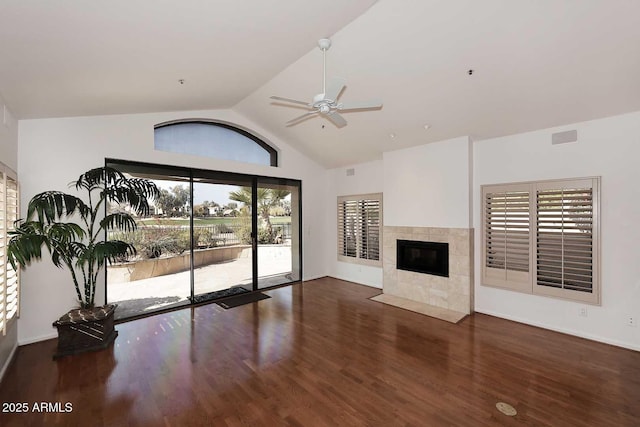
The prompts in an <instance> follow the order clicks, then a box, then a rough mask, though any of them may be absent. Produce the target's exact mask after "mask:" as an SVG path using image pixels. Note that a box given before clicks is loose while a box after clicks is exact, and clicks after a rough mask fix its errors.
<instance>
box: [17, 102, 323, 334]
mask: <svg viewBox="0 0 640 427" xmlns="http://www.w3.org/2000/svg"><path fill="white" fill-rule="evenodd" d="M185 118H205V119H215V120H219V121H225V122H230V123H233V124H236V125H238V126H241V127H244V128H247V129H250V130H252V131H253V132H254V133H255V134H257V135H259V136H261V137H263V139H265V140H266V141H269V142H271V143H272V144H273V145H275V146H276V147H277V148H278V150H279V161H280V167H278V168H272V167H268V166H261V165H251V164H246V163H237V162H233V161H226V160H217V159H209V158H203V157H197V156H190V155H183V154H176V153H167V152H160V151H155V150H154V149H153V127H154V125H155V124H157V123H161V122H165V121H168V120H178V119H185ZM105 157H109V158H115V159H125V160H134V161H143V162H149V163H158V164H167V165H178V166H190V167H196V168H202V169H210V170H221V171H232V172H241V173H248V174H256V175H267V176H279V177H286V178H294V179H301V180H302V181H303V182H302V191H303V196H302V203H303V250H304V253H303V272H304V278H305V279H308V278H313V277H319V276H322V275H324V274H326V272H325V265H324V263H323V260H324V254H325V252H326V251H325V242H324V235H325V234H326V233H325V230H324V225H325V219H324V216H323V214H324V211H323V205H322V201H323V199H322V197H318V194H324V191H325V188H324V182H325V170H324V169H323V168H322V167H320V166H319V165H317V164H316V163H314V162H312V161H311V160H309V159H308V158H306V157H305V156H303V155H301V154H300V153H298V152H297V151H295V150H294V149H292V148H291V147H290V146H288V145H287V144H286V143H285V142H283V141H281V140H279V139H278V138H276V137H275V136H274V135H272V134H270V133H268V132H266V131H264V130H263V129H261V128H259V127H258V126H257V125H255V124H254V123H252V122H250V121H249V120H248V119H247V118H245V117H244V116H241V115H239V114H237V113H236V112H234V111H231V110H214V111H192V112H175V113H153V114H131V115H114V116H98V117H79V118H62V119H40V120H24V121H20V138H19V144H18V161H19V162H18V166H19V169H20V178H21V185H22V204H23V214H24V213H25V209H24V207H25V206H26V204H27V202H28V200H29V199H30V198H31V197H32V196H33V195H34V194H36V193H38V192H41V191H45V190H53V189H58V190H65V191H69V190H68V188H67V184H68V183H69V182H70V181H72V180H74V179H76V178H77V177H78V175H80V174H81V173H82V172H84V171H86V170H87V169H89V168H92V167H98V166H102V165H103V164H104V159H105ZM101 287H102V288H104V286H101ZM22 294H23V299H22V301H23V304H22V313H21V318H20V323H19V337H18V340H19V342H20V343H21V344H25V343H28V342H33V341H37V340H41V339H46V338H51V337H53V336H55V330H54V329H53V328H52V326H51V323H52V322H53V321H54V320H55V319H56V318H58V317H59V316H60V315H62V314H64V313H65V312H66V311H67V310H69V309H71V308H73V307H74V306H75V295H74V290H73V286H72V285H71V283H70V279H69V277H68V272H67V271H66V270H60V269H57V268H55V267H54V266H53V265H52V264H51V262H50V261H49V260H44V261H43V262H40V263H37V264H34V265H32V266H30V267H29V268H28V269H27V270H25V271H24V272H23V275H22ZM101 300H102V301H103V298H97V302H100V303H101V302H102V301H101Z"/></svg>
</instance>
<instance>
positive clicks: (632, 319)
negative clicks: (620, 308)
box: [627, 316, 638, 328]
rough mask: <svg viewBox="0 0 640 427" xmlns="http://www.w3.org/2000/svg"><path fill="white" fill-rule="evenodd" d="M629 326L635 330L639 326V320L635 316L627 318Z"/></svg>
mask: <svg viewBox="0 0 640 427" xmlns="http://www.w3.org/2000/svg"><path fill="white" fill-rule="evenodd" d="M627 326H631V327H632V328H635V327H636V326H638V319H636V318H635V317H633V316H627Z"/></svg>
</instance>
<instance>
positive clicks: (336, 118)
mask: <svg viewBox="0 0 640 427" xmlns="http://www.w3.org/2000/svg"><path fill="white" fill-rule="evenodd" d="M326 116H327V119H329V120H331V122H333V124H334V125H336V126H337V127H339V128H341V127H343V126H346V125H347V121H346V120H345V119H344V117H342V116H341V115H340V114H339V113H338V112H337V111H332V112H330V113H328V114H326Z"/></svg>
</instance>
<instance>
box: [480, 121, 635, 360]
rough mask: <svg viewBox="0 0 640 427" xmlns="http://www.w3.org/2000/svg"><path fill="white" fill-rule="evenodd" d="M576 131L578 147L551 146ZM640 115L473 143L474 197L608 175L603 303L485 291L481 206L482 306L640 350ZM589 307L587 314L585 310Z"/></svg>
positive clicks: (603, 206)
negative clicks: (520, 184)
mask: <svg viewBox="0 0 640 427" xmlns="http://www.w3.org/2000/svg"><path fill="white" fill-rule="evenodd" d="M572 129H577V131H578V142H577V143H570V144H565V145H555V146H554V145H551V134H552V133H554V132H559V131H565V130H572ZM639 158H640V112H638V113H633V114H626V115H622V116H616V117H611V118H606V119H601V120H594V121H590V122H584V123H578V124H574V125H567V126H562V127H558V128H553V129H545V130H540V131H536V132H530V133H525V134H519V135H513V136H508V137H503V138H497V139H491V140H484V141H479V142H476V143H475V144H474V166H473V167H474V193H475V200H476V201H477V200H479V199H480V197H479V195H480V186H481V185H483V184H496V183H506V182H517V181H532V180H544V179H557V178H572V177H585V176H601V177H602V181H601V184H602V186H601V188H602V190H601V195H602V199H601V200H602V202H601V217H602V221H601V254H602V255H601V262H602V264H601V265H602V278H601V279H602V282H601V284H602V306H600V307H598V306H585V305H583V304H578V303H574V302H570V301H563V300H557V299H552V298H545V297H540V296H533V295H526V294H520V293H516V292H510V291H506V290H501V289H494V288H489V287H486V286H481V284H480V282H481V277H480V274H479V272H480V271H481V270H480V266H481V264H480V263H481V247H480V245H481V236H480V229H481V227H480V226H479V224H480V221H481V219H480V218H481V217H480V208H481V207H480V204H479V203H478V202H476V203H475V205H474V209H473V211H474V218H473V219H474V223H475V224H476V239H475V242H476V245H475V259H476V266H475V270H476V272H477V274H476V280H475V309H476V311H479V312H483V313H488V314H492V315H495V316H498V317H504V318H507V319H512V320H516V321H520V322H524V323H529V324H532V325H537V326H541V327H544V328H549V329H554V330H558V331H563V332H567V333H570V334H574V335H578V336H583V337H586V338H591V339H596V340H599V341H604V342H608V343H611V344H616V345H621V346H625V347H629V348H633V349H636V350H640V328H638V327H635V328H634V327H629V326H626V318H627V317H628V316H635V318H636V320H637V319H640V262H639V259H638V257H639V255H640V246H639V245H640V227H639V222H638V221H639V220H640V197H638V196H639V195H640V190H639V188H640V168H639V167H638V159H639ZM581 307H587V313H588V316H587V317H580V316H579V314H578V313H579V309H580V308H581Z"/></svg>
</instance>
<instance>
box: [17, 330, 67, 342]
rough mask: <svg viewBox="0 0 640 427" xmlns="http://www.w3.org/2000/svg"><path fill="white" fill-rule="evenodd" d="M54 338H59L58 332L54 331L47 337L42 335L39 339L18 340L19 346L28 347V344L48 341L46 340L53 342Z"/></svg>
mask: <svg viewBox="0 0 640 427" xmlns="http://www.w3.org/2000/svg"><path fill="white" fill-rule="evenodd" d="M54 338H58V332H56V331H54V332H52V333H50V334H46V335H41V336H39V337H29V338H25V339H22V340H21V339H19V340H18V345H27V344H33V343H36V342H40V341H46V340H51V339H54Z"/></svg>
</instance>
